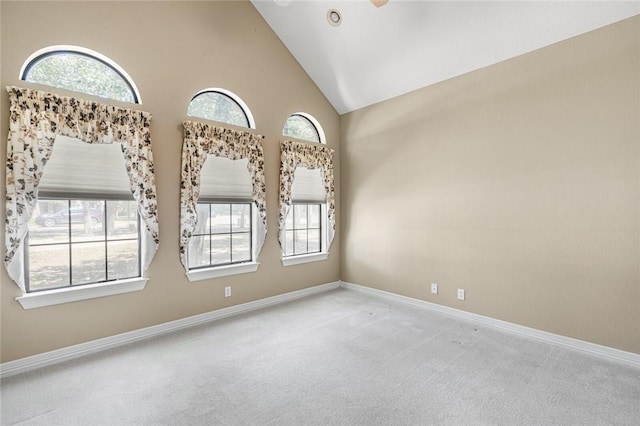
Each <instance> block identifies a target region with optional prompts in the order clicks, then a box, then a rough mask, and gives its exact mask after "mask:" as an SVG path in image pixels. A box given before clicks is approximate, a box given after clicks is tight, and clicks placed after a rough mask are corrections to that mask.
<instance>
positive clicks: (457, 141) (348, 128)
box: [341, 17, 640, 353]
mask: <svg viewBox="0 0 640 426" xmlns="http://www.w3.org/2000/svg"><path fill="white" fill-rule="evenodd" d="M434 66H437V64H434ZM639 123H640V17H635V18H632V19H629V20H626V21H623V22H621V23H618V24H615V25H612V26H609V27H605V28H603V29H600V30H597V31H595V32H592V33H589V34H585V35H583V36H580V37H576V38H574V39H571V40H568V41H565V42H562V43H559V44H556V45H554V46H551V47H548V48H545V49H542V50H539V51H535V52H532V53H530V54H527V55H524V56H521V57H518V58H515V59H513V60H509V61H506V62H503V63H500V64H498V65H495V66H492V67H489V68H485V69H482V70H480V71H477V72H473V73H470V74H466V75H463V76H460V77H458V78H454V79H451V80H449V81H445V82H443V83H441V84H437V85H434V86H431V87H428V88H425V89H422V90H419V91H416V92H413V93H410V94H407V95H404V96H401V97H398V98H396V99H392V100H389V101H387V102H383V103H380V104H377V105H375V106H372V107H369V108H365V109H362V110H359V111H356V112H353V113H351V114H348V115H345V116H343V117H342V119H341V127H342V225H343V227H342V229H343V232H342V235H341V238H342V250H343V257H342V263H341V265H342V266H341V278H342V279H343V280H345V281H348V282H353V283H356V284H361V285H366V286H371V287H374V288H378V289H382V290H386V291H390V292H394V293H399V294H402V295H406V296H411V297H415V298H419V299H425V300H428V301H431V302H435V303H438V304H442V305H446V306H451V307H454V308H459V309H463V310H466V311H470V312H474V313H478V314H481V315H487V316H490V317H494V318H498V319H502V320H506V321H510V322H514V323H517V324H523V325H525V326H529V327H534V328H537V329H541V330H546V331H549V332H552V333H558V334H561V335H565V336H570V337H574V338H578V339H581V340H586V341H589V342H595V343H598V344H603V345H607V346H611V347H615V348H619V349H622V350H626V351H631V352H635V353H640V272H639V266H638V265H639V264H640V124H639ZM432 282H435V283H438V284H439V285H440V294H438V295H437V296H432V295H431V294H429V289H428V287H429V285H430V283H432ZM457 288H464V289H465V290H466V296H467V300H466V301H464V302H459V301H457V300H456V289H457Z"/></svg>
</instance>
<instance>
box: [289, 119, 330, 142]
mask: <svg viewBox="0 0 640 426" xmlns="http://www.w3.org/2000/svg"><path fill="white" fill-rule="evenodd" d="M282 134H283V135H284V136H289V137H292V138H296V139H301V140H303V141H309V142H318V143H325V137H324V131H323V130H322V126H320V123H318V120H316V119H315V118H313V117H312V116H311V115H309V114H307V113H304V112H296V113H294V114H291V115H290V116H289V118H287V121H285V123H284V128H283V129H282Z"/></svg>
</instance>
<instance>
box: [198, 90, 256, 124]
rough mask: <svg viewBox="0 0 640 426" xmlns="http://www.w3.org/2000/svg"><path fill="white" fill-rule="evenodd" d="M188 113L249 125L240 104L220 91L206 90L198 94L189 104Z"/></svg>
mask: <svg viewBox="0 0 640 426" xmlns="http://www.w3.org/2000/svg"><path fill="white" fill-rule="evenodd" d="M187 115H189V116H192V117H199V118H204V119H206V120H212V121H219V122H221V123H228V124H233V125H234V126H240V127H249V121H248V120H247V115H246V114H245V113H244V111H243V110H242V108H241V107H240V105H238V103H237V102H236V101H234V100H233V99H231V98H230V97H229V96H227V95H225V94H223V93H219V92H204V93H201V94H199V95H197V96H196V97H195V98H193V100H192V101H191V103H190V104H189V108H188V110H187Z"/></svg>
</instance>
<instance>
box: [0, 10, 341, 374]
mask: <svg viewBox="0 0 640 426" xmlns="http://www.w3.org/2000/svg"><path fill="white" fill-rule="evenodd" d="M0 7H1V19H2V21H1V22H2V30H1V31H2V40H1V42H2V64H1V73H2V75H1V82H2V92H3V94H2V96H0V106H1V107H2V113H1V114H0V135H5V136H3V137H2V138H0V140H1V141H2V142H1V143H2V147H1V150H0V151H1V152H2V153H1V154H0V155H1V157H0V160H1V161H0V162H1V164H2V166H1V167H2V169H0V174H1V175H2V176H3V178H4V176H5V157H6V134H7V124H8V115H7V108H8V97H7V95H6V92H5V91H4V86H6V85H17V86H23V87H24V86H27V87H39V86H37V85H33V84H30V83H26V82H22V81H20V80H18V72H19V70H20V67H21V66H22V64H23V62H24V61H25V59H26V58H27V57H28V56H29V55H30V54H31V53H33V52H34V51H36V50H38V49H40V48H43V47H46V46H50V45H55V44H71V45H79V46H83V47H87V48H90V49H93V50H96V51H98V52H100V53H102V54H104V55H106V56H107V57H109V58H111V59H113V60H114V61H116V62H117V63H118V64H119V65H121V66H122V67H123V68H124V69H125V70H126V71H127V72H128V73H129V74H130V75H131V76H132V78H133V79H134V81H135V82H136V84H137V85H138V88H139V89H140V92H141V94H142V100H143V104H142V105H141V106H139V108H140V109H142V110H145V111H148V112H150V113H151V114H153V119H152V126H151V132H152V143H153V152H154V159H155V164H156V180H157V189H158V205H159V218H160V248H159V250H158V252H157V254H156V257H155V258H154V260H153V263H152V264H151V267H150V269H149V273H148V276H149V278H150V280H149V282H148V284H147V287H146V289H145V290H144V291H141V292H136V293H129V294H125V295H117V296H111V297H104V298H100V299H93V300H87V301H81V302H75V303H69V304H65V305H58V306H52V307H46V308H39V309H33V310H23V309H22V307H20V305H19V304H18V303H17V302H16V301H14V298H15V297H16V296H18V295H20V291H19V289H18V288H17V287H16V286H15V284H13V283H12V282H11V281H10V280H9V278H8V276H7V274H6V271H5V269H4V267H2V268H0V269H1V271H0V279H1V281H2V283H1V286H0V287H1V288H0V291H1V310H2V312H1V317H0V318H1V321H2V324H1V333H2V339H1V343H2V348H1V349H2V351H1V354H2V356H1V360H2V362H7V361H11V360H14V359H17V358H21V357H25V356H28V355H33V354H37V353H41V352H45V351H49V350H53V349H57V348H61V347H65V346H69V345H73V344H77V343H82V342H86V341H89V340H93V339H97V338H101V337H106V336H110V335H114V334H117V333H122V332H126V331H130V330H135V329H139V328H142V327H146V326H150V325H155V324H160V323H163V322H167V321H171V320H175V319H179V318H183V317H187V316H191V315H195V314H199V313H203V312H208V311H212V310H215V309H218V308H222V307H226V306H230V305H235V304H239V303H244V302H249V301H252V300H256V299H261V298H265V297H269V296H274V295H277V294H281V293H285V292H289V291H294V290H298V289H301V288H305V287H310V286H312V285H317V284H323V283H327V282H332V281H336V280H338V279H339V260H340V247H339V246H340V243H339V241H338V238H336V240H335V241H334V243H333V246H332V248H331V255H330V258H329V260H328V261H324V262H317V263H313V264H306V265H299V266H292V267H287V268H284V267H282V265H281V263H280V254H279V253H280V252H279V246H278V242H277V217H278V170H279V169H278V168H279V155H280V149H279V140H280V138H281V134H282V127H283V124H284V121H285V120H286V118H287V117H288V116H289V114H291V113H293V112H297V111H305V112H308V113H310V114H311V115H313V116H314V117H315V118H317V119H318V120H319V121H320V123H321V124H322V125H323V127H324V130H325V133H326V135H327V139H328V145H329V146H330V147H332V148H334V149H336V151H337V154H336V164H335V167H336V176H335V177H336V187H337V188H339V186H340V185H339V183H340V173H339V170H340V159H339V155H338V154H339V150H340V149H339V140H340V139H339V138H340V134H339V117H338V115H337V113H336V112H335V110H334V109H333V108H332V107H331V105H330V104H329V103H328V102H327V100H326V99H325V98H324V96H323V95H322V94H321V93H320V91H319V90H318V89H317V87H316V86H315V85H314V83H313V82H312V81H311V79H310V78H309V77H308V76H307V75H306V74H305V72H304V71H303V70H302V68H301V67H300V66H299V65H298V63H297V62H296V61H295V59H294V58H293V57H292V56H291V55H290V53H289V52H288V51H287V50H286V48H285V47H284V46H283V45H282V44H281V42H280V41H279V39H278V38H277V37H276V36H275V34H274V33H273V32H272V31H271V29H270V28H269V27H268V25H267V24H266V23H265V22H264V21H263V19H262V18H261V17H260V15H259V14H258V13H257V11H256V10H255V9H254V8H253V6H252V5H251V4H250V3H248V2H139V3H137V2H135V3H134V2H122V3H118V2H107V3H97V2H59V3H58V2H54V3H52V2H44V3H34V2H4V1H3V2H2V3H1V6H0ZM212 86H214V87H222V88H226V89H228V90H231V91H233V92H234V93H236V94H237V95H239V96H240V97H241V98H242V99H243V100H244V101H245V102H246V103H247V104H248V105H249V107H250V108H251V110H252V112H253V115H254V117H255V119H256V123H257V130H256V131H257V132H258V133H260V134H263V135H265V136H266V138H265V140H264V147H265V161H266V179H267V209H268V212H267V213H268V234H267V240H266V242H265V245H264V248H263V250H262V253H261V255H260V258H259V261H260V262H261V264H260V268H259V269H258V271H257V272H256V273H253V274H246V275H238V276H234V277H230V278H220V279H212V280H206V281H200V282H195V283H189V282H188V281H187V279H186V278H185V275H184V269H183V267H182V265H181V263H180V259H179V255H178V221H179V199H178V197H179V183H180V152H181V144H182V126H181V124H180V123H181V122H182V120H184V119H186V118H187V117H186V109H187V105H188V103H189V101H190V100H191V97H192V96H193V95H194V94H195V93H196V92H197V91H199V90H201V89H203V88H206V87H212ZM49 90H51V89H49ZM52 91H54V92H56V93H62V94H69V93H65V92H64V91H62V90H57V89H55V90H52ZM76 96H77V95H76ZM81 97H84V98H86V97H87V96H81ZM3 183H4V179H3ZM1 191H2V193H1V194H0V195H1V198H2V200H4V184H3V185H2V190H1ZM336 195H337V197H338V200H339V189H338V192H337V194H336ZM339 205H340V203H339V202H338V209H339ZM1 210H2V215H3V218H2V221H3V222H4V202H3V203H2V209H1ZM338 226H339V223H338ZM337 235H339V228H338V234H337ZM0 236H1V238H2V241H4V229H2V231H0ZM2 246H3V250H4V244H3V245H2ZM228 285H230V286H232V289H233V296H232V297H231V298H228V299H225V298H224V297H223V294H224V286H228Z"/></svg>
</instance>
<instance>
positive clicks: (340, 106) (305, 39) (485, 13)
mask: <svg viewBox="0 0 640 426" xmlns="http://www.w3.org/2000/svg"><path fill="white" fill-rule="evenodd" d="M251 2H252V3H253V5H254V6H255V8H256V9H257V10H258V12H259V13H260V14H261V15H262V16H263V18H264V19H265V20H266V21H267V23H268V24H269V25H270V26H271V28H272V29H273V30H274V31H275V33H276V34H277V35H278V37H280V39H281V40H282V42H283V43H284V44H285V46H286V47H287V48H288V49H289V50H290V51H291V53H292V54H293V56H294V57H295V58H296V59H297V60H298V62H299V63H300V65H301V66H302V67H303V68H304V69H305V71H306V72H307V74H309V76H310V77H311V78H312V79H313V81H314V82H315V83H316V84H317V85H318V87H319V88H320V90H321V91H322V92H323V93H324V94H325V96H326V97H327V99H329V101H330V102H331V104H332V105H333V106H334V108H335V109H336V111H337V112H338V113H340V114H344V113H347V112H350V111H353V110H356V109H359V108H363V107H365V106H368V105H371V104H374V103H376V102H380V101H383V100H386V99H390V98H393V97H395V96H398V95H401V94H403V93H407V92H410V91H413V90H416V89H419V88H421V87H425V86H428V85H431V84H434V83H438V82H440V81H443V80H446V79H449V78H452V77H455V76H458V75H461V74H464V73H467V72H469V71H473V70H476V69H479V68H483V67H486V66H488V65H492V64H495V63H497V62H500V61H503V60H505V59H509V58H512V57H514V56H518V55H522V54H523V53H526V52H530V51H532V50H535V49H539V48H541V47H544V46H548V45H550V44H553V43H556V42H558V41H561V40H565V39H567V38H570V37H573V36H576V35H578V34H582V33H585V32H587V31H591V30H594V29H596V28H599V27H602V26H604V25H608V24H611V23H613V22H616V21H619V20H622V19H625V18H628V17H631V16H634V15H638V14H640V1H622V2H614V1H586V2H583V1H546V2H542V1H526V2H525V1H518V2H516V1H472V2H459V1H439V2H436V1H418V0H413V1H409V0H389V3H388V4H387V5H386V6H383V7H381V8H376V7H374V6H373V5H372V4H371V3H370V2H369V1H368V0H355V1H347V0H342V1H340V0H312V1H309V0H251ZM332 8H335V9H337V10H339V11H340V12H341V14H342V18H343V19H342V24H341V25H340V26H338V27H333V26H331V25H329V24H328V23H327V19H326V16H327V11H328V10H329V9H332Z"/></svg>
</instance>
